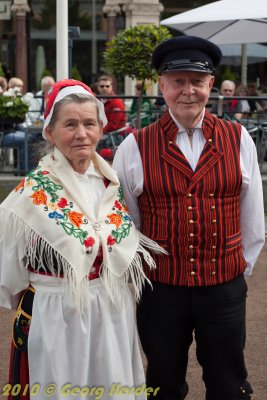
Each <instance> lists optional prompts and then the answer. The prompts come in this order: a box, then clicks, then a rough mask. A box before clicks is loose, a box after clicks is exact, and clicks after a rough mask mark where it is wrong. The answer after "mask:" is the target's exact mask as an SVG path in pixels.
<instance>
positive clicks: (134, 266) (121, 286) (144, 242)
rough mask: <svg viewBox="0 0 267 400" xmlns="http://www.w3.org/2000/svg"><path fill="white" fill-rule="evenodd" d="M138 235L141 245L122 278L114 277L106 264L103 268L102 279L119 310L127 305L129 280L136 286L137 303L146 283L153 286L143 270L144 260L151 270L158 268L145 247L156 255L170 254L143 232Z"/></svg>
mask: <svg viewBox="0 0 267 400" xmlns="http://www.w3.org/2000/svg"><path fill="white" fill-rule="evenodd" d="M138 234H139V244H138V247H137V250H136V253H135V256H134V258H133V260H132V262H131V264H130V265H129V266H128V267H127V269H126V270H125V272H124V273H123V275H122V276H119V277H118V276H116V275H114V274H113V273H112V272H111V271H110V270H109V269H108V268H107V267H106V266H105V265H104V264H103V265H102V267H101V272H100V279H101V280H102V283H103V285H104V286H105V288H106V290H107V292H108V294H109V297H110V299H111V301H112V303H113V304H114V305H115V306H116V308H119V309H121V308H123V307H124V305H125V301H126V294H127V291H128V283H129V280H131V282H132V284H133V286H134V291H135V300H136V302H139V301H140V299H141V295H142V289H143V287H144V285H145V282H147V283H148V284H149V285H150V286H151V288H152V284H151V282H150V280H149V279H148V278H147V276H146V274H145V273H144V270H143V260H144V261H145V262H146V264H147V265H148V266H149V268H150V269H155V268H156V267H157V266H156V263H155V261H154V260H153V258H152V256H151V254H150V253H149V251H147V250H146V249H145V247H146V248H148V249H149V250H151V251H152V252H154V253H156V254H166V255H167V254H168V252H167V251H166V250H165V249H163V248H162V247H160V246H159V245H158V244H157V243H156V242H154V241H153V240H151V239H149V238H148V237H147V236H145V235H143V234H142V233H141V232H138Z"/></svg>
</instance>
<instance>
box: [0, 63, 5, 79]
mask: <svg viewBox="0 0 267 400" xmlns="http://www.w3.org/2000/svg"><path fill="white" fill-rule="evenodd" d="M0 76H5V74H4V71H3V68H2V64H1V63H0Z"/></svg>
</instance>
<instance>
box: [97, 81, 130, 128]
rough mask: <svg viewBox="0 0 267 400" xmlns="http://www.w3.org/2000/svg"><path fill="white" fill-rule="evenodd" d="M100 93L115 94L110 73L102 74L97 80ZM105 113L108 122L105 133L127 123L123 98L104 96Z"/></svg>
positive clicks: (103, 94) (105, 94)
mask: <svg viewBox="0 0 267 400" xmlns="http://www.w3.org/2000/svg"><path fill="white" fill-rule="evenodd" d="M97 88H98V93H99V95H100V96H101V95H102V96H115V93H114V91H113V79H112V78H111V77H110V76H108V75H102V76H100V77H99V78H98V80H97ZM101 100H102V102H103V103H104V107H105V113H106V116H107V119H108V124H107V125H106V126H105V128H104V133H110V132H113V131H116V130H117V129H120V128H123V127H125V125H126V114H125V106H124V103H123V101H122V100H121V99H118V98H114V97H113V98H110V99H109V98H104V99H101Z"/></svg>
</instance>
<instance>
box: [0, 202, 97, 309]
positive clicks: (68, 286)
mask: <svg viewBox="0 0 267 400" xmlns="http://www.w3.org/2000/svg"><path fill="white" fill-rule="evenodd" d="M0 223H1V224H2V226H6V227H7V229H6V230H5V231H4V230H1V235H0V240H4V236H5V234H7V230H8V227H11V226H12V224H13V227H12V228H13V229H12V233H13V232H15V239H16V240H19V239H20V238H21V237H22V236H24V238H25V255H26V257H27V259H26V265H28V264H30V265H33V266H35V267H36V266H38V267H37V269H35V271H36V273H39V272H40V270H41V269H42V268H43V270H44V271H47V272H49V274H51V275H52V276H53V277H56V278H60V275H61V272H62V273H63V276H64V277H63V278H62V280H63V282H62V284H63V285H64V291H65V294H66V295H68V296H71V297H72V298H73V301H74V304H75V305H76V307H77V309H78V310H80V311H81V312H82V311H83V308H84V305H85V304H86V303H88V301H89V290H88V280H87V276H86V277H84V278H83V279H82V280H81V281H80V282H79V281H78V279H77V275H76V273H75V271H74V269H73V267H72V266H71V264H70V263H69V262H68V261H67V260H66V259H65V258H64V257H63V256H62V255H61V254H60V253H58V251H57V250H55V249H53V248H52V246H51V245H50V244H49V243H48V242H47V241H45V240H44V239H43V238H42V237H40V235H39V234H38V233H37V232H35V231H34V230H33V229H32V228H31V227H29V225H27V223H26V222H25V221H23V220H22V219H21V218H20V217H18V216H17V215H16V214H14V213H13V212H11V211H10V210H7V209H3V208H1V209H0ZM55 263H56V264H57V271H56V270H55V269H54V268H53V265H54V264H55Z"/></svg>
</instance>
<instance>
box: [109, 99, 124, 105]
mask: <svg viewBox="0 0 267 400" xmlns="http://www.w3.org/2000/svg"><path fill="white" fill-rule="evenodd" d="M110 104H111V105H112V107H119V108H122V107H123V108H124V102H123V101H122V99H120V98H118V97H114V98H113V99H110Z"/></svg>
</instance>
